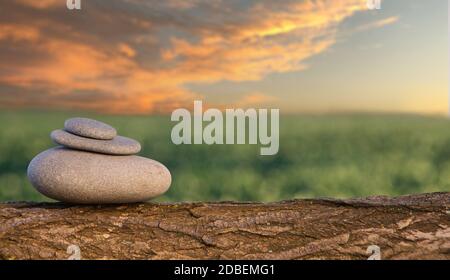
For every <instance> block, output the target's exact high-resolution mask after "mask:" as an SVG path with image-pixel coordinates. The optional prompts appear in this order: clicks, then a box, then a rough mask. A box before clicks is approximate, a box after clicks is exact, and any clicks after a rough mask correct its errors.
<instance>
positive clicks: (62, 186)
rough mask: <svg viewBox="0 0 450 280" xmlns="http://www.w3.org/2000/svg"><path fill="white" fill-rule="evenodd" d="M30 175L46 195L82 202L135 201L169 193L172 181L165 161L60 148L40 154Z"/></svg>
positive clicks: (31, 163)
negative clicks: (163, 163) (164, 163)
mask: <svg viewBox="0 0 450 280" xmlns="http://www.w3.org/2000/svg"><path fill="white" fill-rule="evenodd" d="M28 178H29V180H30V181H31V183H32V185H33V186H34V187H35V188H36V189H37V190H38V191H39V192H40V193H42V194H43V195H45V196H48V197H50V198H53V199H56V200H59V201H63V202H68V203H81V204H109V203H133V202H142V201H147V200H149V199H151V198H154V197H157V196H159V195H162V194H163V193H165V192H166V191H167V190H168V189H169V187H170V184H171V180H172V179H171V175H170V172H169V170H168V169H167V168H166V167H165V166H164V165H162V164H161V163H159V162H157V161H154V160H151V159H147V158H143V157H139V156H120V157H119V156H112V155H102V154H96V153H90V152H84V151H77V150H71V149H67V148H64V147H56V148H52V149H49V150H46V151H44V152H42V153H40V154H39V155H37V156H36V157H35V158H34V159H33V160H32V161H31V162H30V164H29V166H28Z"/></svg>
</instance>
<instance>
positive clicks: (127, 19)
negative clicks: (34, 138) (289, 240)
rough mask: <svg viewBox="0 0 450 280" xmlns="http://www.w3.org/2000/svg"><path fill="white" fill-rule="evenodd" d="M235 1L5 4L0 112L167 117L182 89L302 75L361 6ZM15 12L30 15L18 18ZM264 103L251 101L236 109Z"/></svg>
mask: <svg viewBox="0 0 450 280" xmlns="http://www.w3.org/2000/svg"><path fill="white" fill-rule="evenodd" d="M244 2H245V1H242V3H239V2H236V3H231V2H230V1H220V0H208V1H207V0H204V1H201V0H190V1H178V0H171V1H167V2H166V1H164V2H158V3H152V5H150V4H149V3H143V2H141V1H134V0H128V1H127V2H125V3H126V4H123V3H122V2H117V1H111V5H110V6H108V9H106V10H105V9H104V7H103V6H97V3H96V2H90V3H89V10H88V11H87V12H84V11H83V10H82V11H76V12H74V11H67V9H65V7H61V8H60V9H59V8H55V5H57V4H58V3H59V1H58V3H57V1H51V0H46V1H31V0H16V1H15V2H14V1H12V2H11V4H9V5H10V6H9V7H8V10H7V12H8V13H9V14H11V16H10V17H8V18H9V21H7V22H6V21H0V43H1V44H2V45H3V46H4V47H5V48H6V49H5V52H4V55H5V56H6V55H8V57H10V58H11V59H10V60H9V61H8V62H6V63H2V64H3V65H1V66H0V90H1V86H3V87H4V88H6V89H7V90H3V91H2V93H1V94H0V105H4V106H18V107H19V106H36V105H37V106H46V107H52V106H57V107H67V108H76V109H93V110H100V111H106V112H114V113H149V112H164V111H168V110H171V109H173V108H175V107H178V106H184V105H185V104H187V103H191V101H192V100H193V99H194V98H195V97H196V94H195V93H193V92H190V91H189V90H187V89H186V88H185V85H186V84H188V83H214V82H217V81H221V80H230V81H248V80H259V79H262V78H263V77H264V76H265V75H267V74H269V73H275V72H288V71H295V70H301V69H303V68H305V67H306V66H305V65H304V64H303V61H304V60H305V59H307V58H310V57H311V56H313V55H316V54H318V53H321V52H323V51H325V50H326V49H328V48H329V47H330V46H331V45H333V44H334V42H335V38H336V32H337V27H338V25H339V23H341V22H342V21H343V20H344V19H345V18H348V17H349V16H351V15H353V14H354V13H355V12H357V11H361V10H363V9H365V1H361V0H318V1H306V0H305V1H292V0H291V1H256V2H255V3H253V2H251V3H253V4H251V5H247V4H248V3H247V4H246V3H244ZM15 3H17V5H16V4H15ZM23 5H27V6H29V7H31V8H33V9H35V10H34V11H26V13H29V14H27V15H26V16H24V14H23V13H25V12H24V11H23V10H21V7H23ZM50 8H52V9H53V11H52V12H50V11H49V9H50ZM55 10H56V11H57V13H55ZM69 13H70V14H69ZM77 13H78V14H77ZM205 15H207V16H205ZM388 23H390V22H388ZM388 23H386V24H388ZM0 51H1V47H0ZM24 57H29V59H27V60H24ZM18 92H22V93H21V94H19V93H18ZM24 92H25V93H24ZM34 96H38V97H39V98H34ZM39 100H45V102H44V101H39ZM265 101H267V97H266V96H263V95H261V94H256V95H249V96H247V97H244V98H243V100H241V101H239V103H240V104H244V105H245V104H250V103H252V104H253V103H258V102H259V103H260V102H265Z"/></svg>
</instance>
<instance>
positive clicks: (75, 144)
mask: <svg viewBox="0 0 450 280" xmlns="http://www.w3.org/2000/svg"><path fill="white" fill-rule="evenodd" d="M50 137H51V138H52V140H53V141H54V142H55V143H56V144H59V145H62V146H65V147H68V148H72V149H77V150H82V151H90V152H96V153H102V154H107V155H134V154H137V153H139V151H140V150H141V144H139V142H138V141H136V140H133V139H131V138H128V137H123V136H116V137H114V139H112V140H97V139H91V138H85V137H81V136H78V135H74V134H72V133H69V132H67V131H64V130H61V129H58V130H54V131H53V132H52V133H51V134H50Z"/></svg>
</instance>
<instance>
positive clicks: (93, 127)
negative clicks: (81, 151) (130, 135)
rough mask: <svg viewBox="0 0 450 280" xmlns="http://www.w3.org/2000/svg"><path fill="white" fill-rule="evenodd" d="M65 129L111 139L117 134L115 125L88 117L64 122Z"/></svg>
mask: <svg viewBox="0 0 450 280" xmlns="http://www.w3.org/2000/svg"><path fill="white" fill-rule="evenodd" d="M64 130H66V131H68V132H70V133H73V134H76V135H79V136H83V137H88V138H93V139H100V140H111V139H113V138H114V137H116V135H117V131H116V129H115V128H114V127H112V126H110V125H108V124H106V123H103V122H100V121H96V120H92V119H88V118H72V119H68V120H66V122H65V123H64Z"/></svg>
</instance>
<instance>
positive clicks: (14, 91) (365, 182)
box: [0, 0, 450, 201]
mask: <svg viewBox="0 0 450 280" xmlns="http://www.w3.org/2000/svg"><path fill="white" fill-rule="evenodd" d="M447 18H448V15H447V1H442V0H426V1H425V0H385V1H382V6H381V9H380V10H368V8H367V1H366V0H316V1H309V0H282V1H269V0H258V1H256V0H255V1H253V0H248V1H244V0H227V1H225V0H208V1H207V0H205V1H202V0H185V1H180V0H167V1H139V0H112V1H101V0H81V10H68V9H67V7H66V1H65V0H45V1H44V0H43V1H32V0H13V1H6V0H5V1H3V0H0V108H1V111H0V201H10V200H38V201H41V200H47V199H46V198H44V197H43V196H41V195H40V194H39V193H38V192H37V191H35V190H34V189H33V188H32V187H31V185H30V183H29V182H28V180H27V178H26V168H27V165H28V163H29V161H30V160H31V159H32V158H33V157H34V156H35V155H37V154H38V153H39V152H41V151H43V150H45V149H47V148H49V147H51V146H54V144H52V143H51V141H50V138H49V134H50V132H51V131H52V130H53V129H57V128H61V127H62V126H63V123H64V120H65V119H67V118H69V117H74V116H83V117H92V118H95V119H98V120H101V121H104V122H106V123H109V124H111V125H113V126H115V127H116V128H117V129H118V132H119V133H120V134H121V135H126V136H129V137H132V138H135V139H137V140H139V141H140V142H141V144H142V146H143V150H142V152H141V153H140V154H141V155H142V156H146V157H150V158H153V159H155V160H158V161H160V162H162V163H164V164H165V165H166V166H168V167H169V169H170V170H171V173H172V176H173V184H172V187H171V189H170V191H169V192H168V193H167V194H166V195H164V196H163V197H161V198H158V201H185V200H202V201H205V200H210V201H211V200H240V201H248V200H253V201H275V200H282V199H293V198H303V197H319V196H327V197H360V196H367V195H402V194H410V193H421V192H433V191H450V122H449V119H448V94H447V92H448V78H447V77H448V54H447V51H448V34H447ZM193 100H203V103H204V105H205V107H216V108H221V109H224V108H241V107H242V108H280V110H281V118H280V151H279V153H278V154H277V155H275V156H266V157H264V156H260V155H259V148H260V147H259V146H258V145H215V146H207V145H181V146H176V145H174V144H172V142H171V139H170V132H171V129H172V127H173V125H174V124H175V123H171V122H170V114H171V112H172V110H174V109H176V108H187V109H192V107H193Z"/></svg>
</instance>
